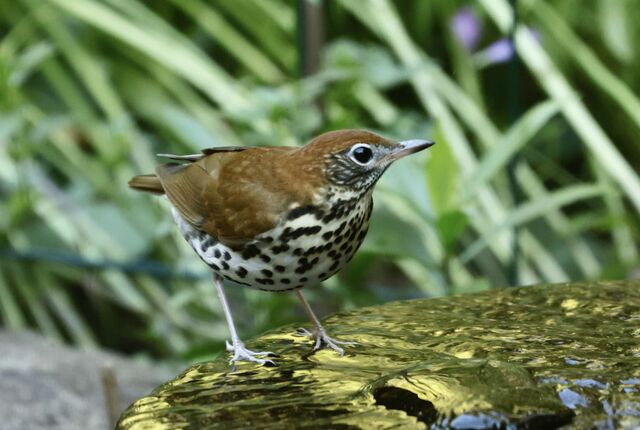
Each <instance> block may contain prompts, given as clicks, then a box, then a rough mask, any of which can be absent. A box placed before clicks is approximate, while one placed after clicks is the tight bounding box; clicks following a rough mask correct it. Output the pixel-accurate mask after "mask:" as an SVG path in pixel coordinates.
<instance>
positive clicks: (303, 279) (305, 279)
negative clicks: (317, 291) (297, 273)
mask: <svg viewBox="0 0 640 430" xmlns="http://www.w3.org/2000/svg"><path fill="white" fill-rule="evenodd" d="M308 280H309V279H307V277H306V276H303V277H302V278H300V282H307V281H308Z"/></svg>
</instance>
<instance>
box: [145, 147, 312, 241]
mask: <svg viewBox="0 0 640 430" xmlns="http://www.w3.org/2000/svg"><path fill="white" fill-rule="evenodd" d="M295 152H296V150H295V149H293V148H269V149H266V148H254V149H253V150H251V151H244V152H235V151H231V152H212V153H210V154H209V155H207V156H205V157H203V158H201V159H199V160H197V161H194V162H192V163H189V164H175V163H170V164H166V165H163V166H159V167H158V168H157V169H156V173H157V175H158V177H159V178H160V181H161V182H162V186H163V188H164V190H165V192H166V194H167V196H168V197H169V200H170V201H171V203H172V204H173V205H174V206H175V208H176V209H177V210H178V211H179V212H180V214H181V215H182V216H183V217H184V218H185V219H186V220H187V221H188V222H189V223H190V224H192V225H193V226H194V227H196V228H198V229H200V230H201V231H204V232H206V233H208V234H209V235H211V236H213V237H215V238H217V239H218V240H220V241H221V242H222V243H224V244H225V245H227V246H229V247H231V248H233V249H239V248H241V247H242V246H243V245H244V244H246V243H247V242H249V241H251V240H254V239H255V237H256V236H258V235H259V234H261V233H264V232H266V231H269V230H271V229H273V228H274V227H275V226H276V225H277V224H278V222H279V221H280V218H281V216H282V215H283V214H284V213H286V212H287V209H288V208H289V207H291V206H295V205H306V204H310V203H311V200H312V199H313V192H311V188H310V187H311V186H314V185H317V184H314V183H313V181H311V182H309V181H305V183H308V184H309V186H310V187H307V188H305V187H301V186H299V182H298V181H299V180H300V179H301V175H305V174H309V172H307V171H302V170H299V171H296V162H295V160H292V159H288V158H287V157H291V156H292V155H295ZM314 176H316V175H315V174H311V175H310V177H314Z"/></svg>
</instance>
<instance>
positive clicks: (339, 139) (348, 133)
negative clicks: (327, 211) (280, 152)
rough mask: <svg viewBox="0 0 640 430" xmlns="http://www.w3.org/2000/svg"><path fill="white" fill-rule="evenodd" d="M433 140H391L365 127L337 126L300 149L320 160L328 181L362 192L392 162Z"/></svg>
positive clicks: (431, 143)
mask: <svg viewBox="0 0 640 430" xmlns="http://www.w3.org/2000/svg"><path fill="white" fill-rule="evenodd" d="M433 144H434V143H433V142H430V141H428V140H418V139H416V140H405V141H402V142H394V141H392V140H388V139H385V138H383V137H381V136H378V135H377V134H375V133H371V132H369V131H366V130H339V131H331V132H328V133H325V134H322V135H320V136H318V137H316V138H315V139H314V140H312V141H311V142H310V143H309V144H308V145H306V146H305V147H304V148H303V149H302V151H304V153H305V154H306V155H308V156H310V157H313V159H315V160H318V161H321V162H322V165H323V171H324V174H325V176H326V180H327V181H328V182H329V183H330V184H331V185H334V186H337V187H348V188H351V189H352V190H354V191H361V192H363V191H366V190H368V189H369V188H371V186H373V185H374V184H375V183H376V181H377V180H378V179H379V178H380V176H381V175H382V174H383V173H384V171H385V170H386V169H387V168H388V167H389V165H391V163H393V162H394V161H396V160H398V159H400V158H402V157H404V156H406V155H409V154H413V153H415V152H418V151H422V150H423V149H427V148H429V147H430V146H432V145H433Z"/></svg>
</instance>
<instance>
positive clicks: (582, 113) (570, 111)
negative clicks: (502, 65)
mask: <svg viewBox="0 0 640 430" xmlns="http://www.w3.org/2000/svg"><path fill="white" fill-rule="evenodd" d="M480 3H481V4H482V5H483V6H484V7H485V10H486V11H487V13H488V14H489V16H491V18H492V19H493V20H494V21H495V22H496V24H498V27H499V28H500V30H501V31H502V32H503V33H505V34H506V33H508V32H509V31H511V26H512V16H511V14H509V16H508V17H505V15H504V10H505V9H507V10H509V11H510V8H509V5H508V4H507V2H506V0H480ZM515 44H516V49H517V50H518V53H519V55H520V57H521V58H522V60H523V61H524V63H525V64H526V65H527V67H528V68H529V69H530V70H531V72H532V73H533V74H534V76H536V78H537V79H538V81H539V82H540V85H541V86H542V87H543V88H544V90H545V91H546V92H547V94H548V95H549V97H550V98H552V99H554V100H556V102H557V103H558V104H559V105H560V108H561V110H562V112H563V114H564V116H565V117H566V118H567V121H569V123H570V124H571V125H572V127H573V129H574V130H575V132H576V133H577V134H578V135H579V136H580V137H581V139H582V141H583V143H584V144H585V146H586V147H587V148H588V149H589V150H590V151H591V152H592V153H593V155H594V157H595V158H596V159H598V160H599V162H600V163H601V164H602V166H603V167H604V169H605V171H606V172H607V174H609V175H610V176H611V177H612V178H614V179H615V181H616V182H617V183H618V184H619V186H620V187H621V188H622V189H623V190H624V191H625V193H626V194H627V196H628V197H629V199H630V200H631V203H633V205H634V206H635V207H636V210H637V211H638V212H640V178H639V177H638V175H637V174H636V173H635V172H634V170H633V169H632V168H631V166H629V163H627V161H626V160H625V159H624V158H623V157H622V155H621V154H620V152H619V151H618V150H617V148H616V147H615V145H614V144H613V142H612V141H611V140H610V139H609V137H608V136H607V135H606V134H605V132H604V131H603V130H602V128H601V127H600V125H599V124H598V122H597V121H596V120H595V118H594V117H593V115H591V113H590V112H589V110H588V109H587V108H586V107H585V105H584V104H583V103H582V102H581V101H580V99H579V97H578V96H577V95H576V92H575V91H574V89H573V88H572V87H571V85H570V84H569V82H568V81H567V79H566V78H565V76H563V75H562V73H560V72H559V71H558V69H557V67H556V66H555V64H554V63H553V62H552V61H551V58H549V56H548V55H547V53H546V52H545V50H544V49H543V48H542V46H541V45H540V43H539V42H538V41H537V39H536V38H535V36H534V35H533V34H532V33H531V31H530V30H529V29H527V28H526V27H523V26H518V28H517V29H516V31H515Z"/></svg>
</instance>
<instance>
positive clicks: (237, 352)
mask: <svg viewBox="0 0 640 430" xmlns="http://www.w3.org/2000/svg"><path fill="white" fill-rule="evenodd" d="M225 343H226V346H227V351H228V352H232V353H233V357H231V360H229V364H232V365H233V364H235V363H236V362H238V361H249V362H252V363H258V364H268V365H270V366H275V365H276V363H275V362H274V361H273V360H269V359H268V358H259V357H264V356H269V355H275V354H274V353H273V352H271V351H251V350H250V349H247V348H246V347H245V346H244V343H242V342H238V343H237V344H235V345H234V344H231V343H229V341H225Z"/></svg>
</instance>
